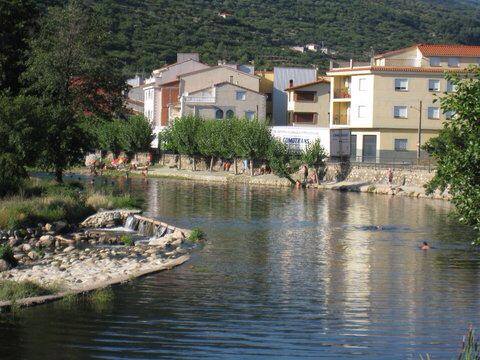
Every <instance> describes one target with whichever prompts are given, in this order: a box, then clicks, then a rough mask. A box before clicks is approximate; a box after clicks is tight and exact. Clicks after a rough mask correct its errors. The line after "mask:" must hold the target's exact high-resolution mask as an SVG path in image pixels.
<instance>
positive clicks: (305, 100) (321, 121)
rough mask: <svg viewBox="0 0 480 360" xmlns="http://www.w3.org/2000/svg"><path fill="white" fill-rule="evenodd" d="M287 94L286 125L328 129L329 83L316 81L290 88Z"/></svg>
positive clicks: (324, 79) (323, 79)
mask: <svg viewBox="0 0 480 360" xmlns="http://www.w3.org/2000/svg"><path fill="white" fill-rule="evenodd" d="M285 90H286V91H287V94H288V103H287V111H288V125H312V126H321V127H329V123H330V118H329V113H330V81H329V79H328V78H321V79H318V80H317V81H314V82H310V83H306V84H301V85H297V86H290V87H288V88H287V89H285Z"/></svg>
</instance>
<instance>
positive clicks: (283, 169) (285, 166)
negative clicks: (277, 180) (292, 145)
mask: <svg viewBox="0 0 480 360" xmlns="http://www.w3.org/2000/svg"><path fill="white" fill-rule="evenodd" d="M291 158H292V153H291V151H290V150H289V149H288V148H287V145H285V144H284V143H283V142H281V141H280V140H278V139H272V141H271V143H270V146H269V148H268V165H269V166H270V168H271V169H272V171H273V172H274V173H275V174H277V175H278V176H280V177H284V178H287V179H288V180H289V181H290V182H291V183H292V184H295V181H294V180H293V179H292V177H291V176H290V172H289V163H290V160H291Z"/></svg>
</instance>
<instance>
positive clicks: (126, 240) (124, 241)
mask: <svg viewBox="0 0 480 360" xmlns="http://www.w3.org/2000/svg"><path fill="white" fill-rule="evenodd" d="M120 242H121V243H122V244H123V245H126V246H133V245H135V243H134V241H133V238H132V237H131V236H130V235H122V236H120Z"/></svg>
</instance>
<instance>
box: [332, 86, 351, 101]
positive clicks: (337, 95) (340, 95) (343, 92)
mask: <svg viewBox="0 0 480 360" xmlns="http://www.w3.org/2000/svg"><path fill="white" fill-rule="evenodd" d="M333 96H334V99H349V98H350V97H351V94H350V89H348V88H343V89H339V90H335V91H334V93H333Z"/></svg>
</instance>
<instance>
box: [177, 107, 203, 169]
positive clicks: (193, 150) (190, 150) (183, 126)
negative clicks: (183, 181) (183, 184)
mask: <svg viewBox="0 0 480 360" xmlns="http://www.w3.org/2000/svg"><path fill="white" fill-rule="evenodd" d="M203 122H204V120H203V119H201V118H199V117H197V116H192V115H189V116H184V117H181V118H179V119H176V120H175V121H174V122H173V125H172V126H171V128H170V133H169V141H170V142H171V144H172V148H173V149H175V150H176V151H178V152H179V153H180V154H185V155H189V156H192V157H193V170H196V169H195V156H196V155H198V154H199V145H198V139H199V130H200V128H201V127H202V126H203Z"/></svg>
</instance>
